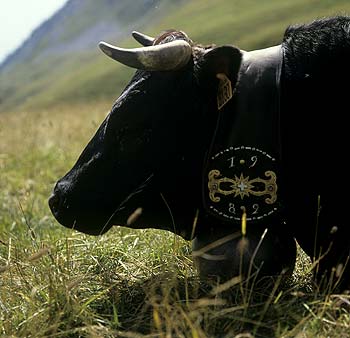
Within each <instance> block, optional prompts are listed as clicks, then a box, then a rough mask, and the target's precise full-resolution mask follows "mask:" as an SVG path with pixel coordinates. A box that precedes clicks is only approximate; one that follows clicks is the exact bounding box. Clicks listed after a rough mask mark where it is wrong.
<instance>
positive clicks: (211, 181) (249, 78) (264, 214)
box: [203, 45, 283, 223]
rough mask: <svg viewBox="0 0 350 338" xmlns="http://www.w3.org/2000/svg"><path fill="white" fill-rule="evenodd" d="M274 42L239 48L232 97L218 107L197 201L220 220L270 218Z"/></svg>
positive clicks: (275, 137)
mask: <svg viewBox="0 0 350 338" xmlns="http://www.w3.org/2000/svg"><path fill="white" fill-rule="evenodd" d="M282 60H283V57H282V47H281V46H280V45H278V46H274V47H270V48H266V49H262V50H256V51H251V52H243V60H242V65H241V68H240V71H239V78H238V83H237V86H236V88H235V89H234V93H233V97H232V99H231V100H230V101H229V103H227V104H226V105H225V106H224V107H223V108H222V109H221V110H219V111H218V119H217V125H216V130H215V133H214V135H213V139H212V142H211V146H210V149H209V151H208V155H207V159H206V163H205V166H204V174H203V203H204V207H205V209H206V210H207V212H208V213H209V214H211V215H212V216H214V217H215V218H218V219H220V220H221V221H222V222H230V223H240V222H241V218H242V214H243V211H245V212H246V214H247V221H248V222H253V223H258V222H259V221H262V220H265V221H266V220H268V219H271V217H275V216H277V215H279V214H280V212H281V210H282V205H283V203H282V196H281V195H280V189H279V184H280V180H279V178H280V168H279V166H280V158H281V141H280V102H279V100H280V93H279V90H280V78H281V68H282Z"/></svg>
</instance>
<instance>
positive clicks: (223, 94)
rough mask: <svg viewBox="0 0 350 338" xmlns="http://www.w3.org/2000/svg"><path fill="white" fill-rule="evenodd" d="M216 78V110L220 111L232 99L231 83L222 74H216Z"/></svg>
mask: <svg viewBox="0 0 350 338" xmlns="http://www.w3.org/2000/svg"><path fill="white" fill-rule="evenodd" d="M216 77H217V78H218V79H219V80H220V82H219V88H218V94H217V104H218V110H220V109H221V108H222V107H223V106H224V105H225V104H226V103H227V102H228V101H230V100H231V99H232V96H233V92H232V85H231V81H230V79H229V78H228V77H227V76H226V75H225V74H224V73H218V74H216Z"/></svg>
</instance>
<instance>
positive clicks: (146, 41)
mask: <svg viewBox="0 0 350 338" xmlns="http://www.w3.org/2000/svg"><path fill="white" fill-rule="evenodd" d="M131 35H132V36H133V38H134V39H135V40H136V41H137V42H138V43H140V44H141V45H142V46H152V45H153V41H154V38H152V37H151V36H148V35H146V34H142V33H140V32H136V31H133V32H132V33H131Z"/></svg>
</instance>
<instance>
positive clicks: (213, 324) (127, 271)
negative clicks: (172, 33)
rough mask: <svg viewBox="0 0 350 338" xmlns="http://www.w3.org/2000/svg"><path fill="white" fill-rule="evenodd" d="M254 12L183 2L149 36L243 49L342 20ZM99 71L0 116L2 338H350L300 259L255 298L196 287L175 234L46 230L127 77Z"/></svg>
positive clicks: (75, 71)
mask: <svg viewBox="0 0 350 338" xmlns="http://www.w3.org/2000/svg"><path fill="white" fill-rule="evenodd" d="M256 4H257V1H253V0H247V1H245V2H243V1H227V0H218V1H217V2H216V6H215V8H214V7H213V6H212V5H210V2H209V1H203V0H193V1H189V2H188V4H187V5H186V6H184V7H183V9H181V10H179V11H176V12H174V14H171V15H170V16H169V17H168V18H167V19H166V20H165V19H164V21H160V22H158V23H157V26H156V27H153V28H152V29H150V30H149V32H146V33H149V34H153V33H154V34H155V33H156V32H158V31H159V30H160V29H163V28H168V27H176V28H180V29H183V30H185V31H187V32H188V33H189V34H190V35H191V36H192V37H194V38H195V40H196V41H200V42H203V43H205V42H213V41H214V42H216V43H234V44H236V45H238V46H240V47H241V48H247V49H250V48H255V47H263V46H266V45H267V44H269V43H273V42H278V41H280V39H281V36H282V34H283V30H284V28H285V27H286V26H287V25H288V24H291V23H295V22H303V21H307V20H309V19H310V18H315V17H320V16H324V15H328V14H334V13H343V12H346V11H348V12H350V3H349V1H348V0H347V1H321V0H308V1H306V0H295V1H293V2H292V1H285V0H283V1H282V0H281V1H277V0H268V1H265V2H261V3H260V2H259V4H260V5H259V7H257V8H256V10H254V6H255V5H256ZM209 12H210V15H209V14H208V13H209ZM237 13H239V15H237ZM212 17H218V18H220V20H217V22H213V21H212V19H210V18H212ZM252 25H253V26H254V30H252V29H251V26H252ZM228 27H230V31H228ZM228 36H230V41H228V38H227V37H228ZM104 60H105V59H99V60H98V61H96V63H94V62H93V61H91V64H88V63H87V64H84V65H82V67H75V66H74V65H73V64H70V65H69V67H70V68H68V69H69V70H70V71H69V72H67V73H66V74H65V76H62V77H59V78H57V83H55V84H54V86H49V88H48V89H47V91H45V92H43V94H42V95H38V96H33V99H32V100H31V99H30V100H28V101H27V103H28V105H27V106H22V107H21V109H17V110H16V111H15V112H14V111H11V112H10V111H9V112H3V113H1V114H0V337H35V338H41V337H133V338H139V337H149V338H150V337H152V338H153V337H154V338H156V337H157V338H158V337H161V338H163V337H164V338H173V337H192V338H206V337H208V338H212V337H220V338H221V337H227V338H233V337H237V338H250V337H283V338H289V337H290V338H292V337H297V338H311V337H320V338H326V337H332V338H347V337H350V296H349V295H348V294H335V293H334V292H333V289H332V288H324V289H322V291H320V290H319V289H318V288H317V286H314V285H313V284H312V281H311V279H310V269H311V265H310V262H309V259H308V257H306V256H305V255H304V254H303V252H302V251H301V250H299V257H298V264H297V266H296V269H295V272H294V274H293V276H292V277H291V278H290V279H289V280H287V281H284V280H283V281H282V280H279V279H277V280H275V283H274V284H273V285H274V287H273V288H257V289H256V292H254V293H253V292H252V285H251V284H249V283H239V281H237V280H233V283H232V285H221V286H220V287H218V286H217V285H214V286H212V285H205V284H203V283H200V282H199V280H198V277H197V272H196V269H195V266H194V264H193V261H192V257H191V251H190V243H189V242H186V241H184V240H182V239H181V238H179V237H177V236H175V235H173V234H171V233H168V232H165V231H156V230H151V229H149V230H129V229H125V228H119V227H115V228H113V229H112V230H110V231H109V232H108V233H107V234H105V235H103V236H100V237H92V236H86V235H83V234H80V233H78V232H75V231H72V230H69V229H65V228H63V227H62V226H60V225H59V224H58V223H57V222H56V221H55V220H54V218H53V216H52V215H51V213H50V211H49V208H48V205H47V199H48V197H49V195H50V194H51V191H52V188H53V185H54V183H55V181H56V180H57V179H58V178H59V177H61V176H62V175H63V174H64V173H65V172H66V171H67V170H68V169H69V168H70V167H71V166H72V164H73V163H74V162H75V160H76V158H77V157H78V155H79V154H80V152H81V150H82V148H83V147H84V146H85V144H86V143H87V142H88V140H89V139H90V138H91V137H92V135H93V133H94V131H95V130H96V128H97V126H98V125H99V124H100V123H101V121H102V120H103V118H104V117H105V115H106V114H107V112H108V110H109V108H110V106H111V105H112V101H111V100H110V98H111V97H112V96H113V95H115V96H116V95H117V94H118V93H119V92H120V90H121V88H122V87H123V86H124V85H125V84H126V83H127V81H126V79H127V77H129V76H130V73H131V71H130V70H127V69H126V68H122V67H120V66H116V65H115V64H114V63H112V62H111V61H109V60H108V61H104ZM106 60H107V59H106ZM90 71H91V72H90ZM118 72H119V73H118ZM111 74H112V75H111ZM116 75H119V76H116ZM57 76H58V75H57ZM112 76H115V78H112ZM45 81H46V82H47V83H48V82H49V78H43V79H40V80H39V82H40V83H39V82H33V87H31V86H30V85H28V87H26V88H23V89H21V90H22V92H24V93H25V94H23V95H28V96H30V93H32V92H35V90H34V89H35V88H34V87H35V86H38V88H40V90H41V89H42V88H43V87H45V84H46V82H45ZM39 84H40V85H39ZM113 86H115V87H113ZM105 87H106V94H105V95H104V94H101V92H98V93H95V90H97V89H96V88H99V89H101V88H102V89H103V88H105ZM107 87H108V88H107ZM114 93H115V94H114ZM95 94H96V95H95ZM18 95H19V96H18V97H20V95H22V94H21V93H19V94H18ZM89 95H90V96H91V98H90V100H88V102H89V103H86V104H83V103H82V102H84V101H86V99H87V97H88V96H89ZM94 95H95V96H94ZM115 96H114V97H115ZM97 98H98V99H99V100H100V101H97ZM15 99H16V97H15V98H14V99H13V100H15ZM11 100H12V99H11ZM92 101H93V103H91V102H92ZM60 102H65V104H61V103H60ZM13 103H14V101H13V102H12V101H9V102H8V106H11V105H12V104H13ZM38 107H39V108H38ZM43 107H47V108H43ZM24 108H28V109H24ZM29 108H30V110H29Z"/></svg>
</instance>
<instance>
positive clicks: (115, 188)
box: [49, 16, 350, 281]
mask: <svg viewBox="0 0 350 338" xmlns="http://www.w3.org/2000/svg"><path fill="white" fill-rule="evenodd" d="M133 35H134V37H135V39H136V40H137V41H139V42H140V43H141V44H143V46H144V47H141V48H136V49H130V50H129V49H122V48H117V47H114V46H111V45H109V44H106V43H101V44H100V47H101V49H102V50H103V51H104V52H105V53H106V54H107V55H108V56H110V57H111V58H113V59H115V60H117V61H119V62H121V63H123V64H125V65H127V66H130V67H134V68H136V69H137V71H136V74H135V75H134V77H133V78H132V79H131V81H130V83H129V84H128V86H127V87H126V88H125V90H124V91H123V93H122V94H121V96H120V97H119V98H118V100H117V101H116V102H115V104H114V105H113V107H112V109H111V112H110V114H109V115H108V116H107V117H106V119H105V121H104V122H103V123H102V125H101V126H100V127H99V129H98V130H97V132H96V134H95V136H94V137H93V138H92V140H91V141H90V142H89V144H88V145H87V146H86V148H85V149H84V151H83V152H82V154H81V155H80V157H79V159H78V161H77V162H76V164H75V165H74V167H73V168H72V169H71V170H70V171H69V172H68V173H67V174H66V175H65V176H64V177H63V178H61V179H60V180H59V181H58V182H57V184H56V186H55V189H54V192H53V195H52V196H51V197H50V199H49V205H50V208H51V210H52V212H53V214H54V216H55V217H56V219H57V220H58V221H59V222H60V223H61V224H63V225H64V226H66V227H69V228H74V229H76V230H79V231H82V232H85V233H88V234H93V235H99V234H103V233H104V232H106V231H107V230H108V229H110V227H111V226H112V225H122V226H128V227H132V228H149V227H152V228H160V229H166V230H169V231H172V232H174V233H176V234H178V235H180V236H182V237H184V238H185V239H193V248H194V250H195V257H196V261H197V263H198V266H199V271H200V274H201V275H202V276H208V275H218V276H222V277H226V278H227V277H232V276H234V275H236V274H238V273H240V272H245V273H247V272H248V271H252V269H256V268H259V269H260V271H261V273H262V274H276V273H279V272H280V271H281V270H282V269H284V268H289V269H291V268H292V267H293V266H294V261H295V252H296V246H295V241H294V238H296V239H297V241H298V243H299V244H300V245H301V246H302V248H303V249H304V250H305V251H306V253H308V254H309V255H310V256H311V257H313V258H314V259H318V258H321V259H320V267H319V269H318V271H319V272H320V273H321V272H322V273H323V272H325V271H328V272H332V271H333V272H334V271H335V270H334V269H333V268H336V267H337V277H338V275H339V272H341V273H342V272H344V271H345V272H344V274H343V277H344V278H343V280H347V281H349V276H350V274H349V272H348V271H349V270H350V269H341V268H342V267H345V266H346V263H347V259H348V257H349V250H350V237H349V235H350V226H349V225H348V219H347V218H348V217H347V213H346V212H347V210H348V209H349V205H348V202H347V198H346V193H347V191H349V182H348V181H347V178H346V177H347V165H346V163H347V160H348V157H347V155H348V153H349V151H348V148H347V146H346V135H347V134H348V131H349V128H348V125H347V123H346V122H345V121H346V118H347V116H346V114H347V113H348V112H349V110H350V109H349V103H348V102H349V101H348V100H349V85H348V82H347V81H349V79H350V63H349V60H350V18H349V17H345V16H338V17H333V18H327V19H322V20H316V21H314V22H312V23H309V24H306V25H300V26H293V27H289V28H288V29H287V31H286V32H285V35H284V39H283V42H282V44H281V45H279V46H274V47H272V48H267V49H264V50H259V51H252V52H246V51H241V50H240V49H238V48H236V47H234V46H230V45H227V46H201V45H195V44H194V43H193V42H192V41H191V40H190V39H189V38H188V37H187V35H186V34H185V33H183V32H179V31H167V32H165V33H163V34H161V35H160V36H159V37H157V38H155V39H153V38H151V37H148V36H146V35H143V34H140V33H137V32H134V33H133ZM232 93H233V95H232ZM231 96H232V98H231ZM139 208H142V213H141V212H140V211H141V209H139ZM136 209H137V212H136V213H137V216H138V217H134V216H135V214H134V216H132V217H131V218H130V215H133V213H134V211H135V210H136Z"/></svg>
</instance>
